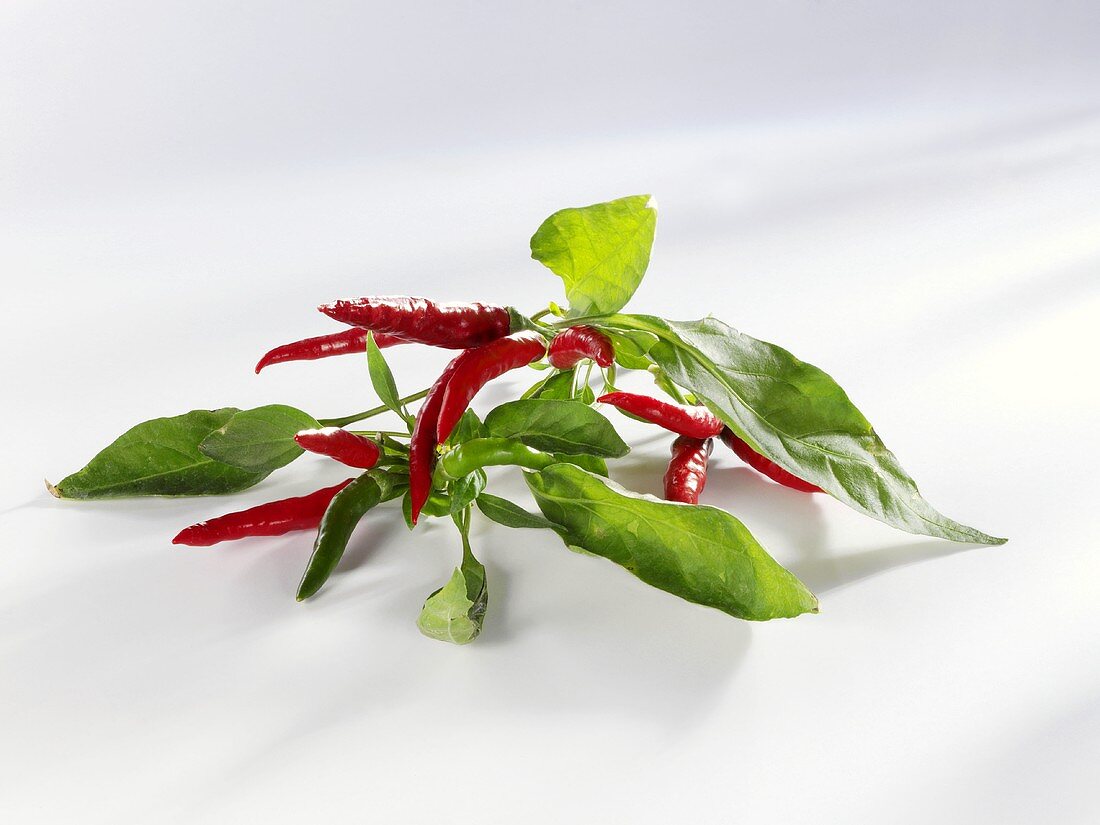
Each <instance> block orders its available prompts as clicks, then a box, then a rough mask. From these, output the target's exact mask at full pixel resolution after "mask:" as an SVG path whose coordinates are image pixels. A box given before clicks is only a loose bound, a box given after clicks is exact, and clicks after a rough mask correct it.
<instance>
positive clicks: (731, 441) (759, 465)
mask: <svg viewBox="0 0 1100 825" xmlns="http://www.w3.org/2000/svg"><path fill="white" fill-rule="evenodd" d="M722 441H723V442H725V444H726V446H727V447H729V448H730V449H731V450H733V451H734V452H735V453H736V454H737V457H738V458H739V459H741V460H742V461H744V462H745V463H746V464H748V465H749V466H750V467H752V468H753V469H754V470H756V471H757V472H758V473H760V474H761V475H765V476H767V477H768V478H770V479H771V480H772V481H774V482H775V483H777V484H782V485H783V486H784V487H790V488H791V489H792V490H798V491H799V492H802V493H823V492H825V491H824V490H822V489H821V488H820V487H818V486H817V485H816V484H810V482H808V481H803V480H802V479H800V478H799V477H798V476H796V475H794V474H793V473H790V472H788V471H787V470H784V469H783V468H782V467H780V466H779V465H778V464H776V463H775V462H774V461H772V460H771V459H770V458H765V457H764V456H762V455H760V453H758V452H756V450H754V449H753V448H752V447H750V446H749V445H748V444H747V443H745V441H744V439H742V438H739V437H738V436H737V435H735V434H734V432H733V430H731V429H730V428H729V427H726V428H725V429H723V430H722Z"/></svg>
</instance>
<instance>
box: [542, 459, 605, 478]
mask: <svg viewBox="0 0 1100 825" xmlns="http://www.w3.org/2000/svg"><path fill="white" fill-rule="evenodd" d="M554 458H556V459H557V460H558V461H564V462H565V463H566V464H575V465H577V466H578V467H580V468H581V469H584V470H588V472H590V473H595V474H596V475H598V476H603V477H604V478H607V462H606V461H604V460H603V459H602V458H600V457H599V456H597V455H584V454H583V453H582V454H576V455H571V454H569V453H554Z"/></svg>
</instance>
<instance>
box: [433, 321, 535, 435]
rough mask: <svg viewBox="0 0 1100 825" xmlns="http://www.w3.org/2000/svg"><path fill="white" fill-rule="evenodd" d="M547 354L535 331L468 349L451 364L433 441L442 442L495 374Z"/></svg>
mask: <svg viewBox="0 0 1100 825" xmlns="http://www.w3.org/2000/svg"><path fill="white" fill-rule="evenodd" d="M545 354H546V341H544V340H543V338H542V336H541V335H539V334H538V333H535V332H517V333H516V334H515V335H508V336H506V337H504V338H498V339H497V340H496V341H490V342H489V343H488V344H484V345H482V346H480V347H477V348H475V349H468V350H466V351H465V352H464V353H462V354H461V355H459V356H458V357H457V358H455V359H454V361H452V362H451V363H452V365H453V366H454V371H453V374H452V375H451V379H450V381H448V382H447V389H446V391H445V392H444V394H443V403H442V406H441V407H440V410H439V420H438V422H437V423H436V432H435V437H436V442H437V443H440V444H442V443H443V442H444V441H446V440H447V438H448V437H449V436H450V435H451V433H452V432H453V431H454V428H455V427H456V426H457V425H458V420H459V419H460V418H462V414H463V413H464V412H466V408H467V407H469V406H470V401H471V400H473V397H474V396H475V395H477V393H478V390H480V389H481V388H482V387H484V386H485V385H486V384H487V383H489V382H490V381H492V380H493V379H494V378H496V377H497V376H500V375H503V374H504V373H506V372H508V370H514V369H517V368H519V367H525V366H527V365H528V364H530V363H531V362H532V361H537V360H539V359H540V358H542V357H543V356H544V355H545Z"/></svg>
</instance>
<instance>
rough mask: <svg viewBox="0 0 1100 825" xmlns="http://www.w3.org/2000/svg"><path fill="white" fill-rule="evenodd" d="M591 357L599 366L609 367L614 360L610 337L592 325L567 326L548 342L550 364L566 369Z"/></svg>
mask: <svg viewBox="0 0 1100 825" xmlns="http://www.w3.org/2000/svg"><path fill="white" fill-rule="evenodd" d="M585 358H591V359H592V360H593V361H595V362H596V363H597V364H599V365H600V366H601V367H610V366H611V362H612V361H614V360H615V350H614V348H613V347H612V345H611V339H610V338H608V337H607V336H606V335H604V334H603V333H602V332H600V331H599V330H598V329H593V328H592V327H585V326H580V327H569V329H565V330H562V331H561V332H559V333H558V334H557V335H555V336H554V340H553V341H551V342H550V350H549V360H550V365H551V366H553V367H557V368H558V369H559V370H567V369H569V368H570V367H574V366H576V365H577V362H578V361H581V360H583V359H585Z"/></svg>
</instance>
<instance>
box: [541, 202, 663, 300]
mask: <svg viewBox="0 0 1100 825" xmlns="http://www.w3.org/2000/svg"><path fill="white" fill-rule="evenodd" d="M656 227H657V205H656V203H655V202H653V200H652V199H651V198H650V196H649V195H633V196H631V197H627V198H619V199H618V200H613V201H609V202H608V203H597V204H593V205H592V206H584V207H580V208H575V209H562V210H561V211H559V212H555V213H554V214H553V215H551V216H550V217H549V218H547V219H546V220H545V221H543V223H542V226H540V227H539V228H538V231H537V232H535V234H534V236H533V237H532V238H531V257H532V258H534V259H535V260H536V261H538V262H539V263H541V264H543V265H544V266H546V267H548V268H549V269H550V271H552V272H553V273H554V274H555V275H558V276H560V277H561V279H562V280H563V281H564V282H565V295H566V297H567V298H568V299H569V317H573V318H575V317H578V316H581V315H602V314H604V313H608V312H618V311H619V310H620V309H622V308H623V307H624V306H626V302H627V301H629V300H630V297H631V296H632V295H633V294H634V291H635V290H636V289H637V288H638V284H640V283H641V282H642V277H643V276H644V275H645V271H646V268H647V267H648V266H649V253H650V250H651V248H652V247H653V233H654V230H655V229H656Z"/></svg>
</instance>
